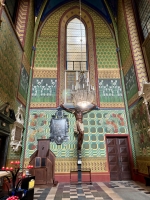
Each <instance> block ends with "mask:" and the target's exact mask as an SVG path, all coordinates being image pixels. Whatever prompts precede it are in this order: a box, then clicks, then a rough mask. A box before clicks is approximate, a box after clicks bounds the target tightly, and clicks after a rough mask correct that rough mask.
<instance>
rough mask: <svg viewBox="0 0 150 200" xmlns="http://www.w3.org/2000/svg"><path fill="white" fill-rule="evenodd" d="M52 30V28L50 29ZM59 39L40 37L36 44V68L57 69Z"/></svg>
mask: <svg viewBox="0 0 150 200" xmlns="http://www.w3.org/2000/svg"><path fill="white" fill-rule="evenodd" d="M50 28H51V27H50ZM57 49H58V38H55V37H51V38H50V37H49V38H47V37H46V38H43V37H39V38H38V41H37V43H36V53H35V55H36V56H35V64H34V66H35V67H49V68H56V67H57Z"/></svg>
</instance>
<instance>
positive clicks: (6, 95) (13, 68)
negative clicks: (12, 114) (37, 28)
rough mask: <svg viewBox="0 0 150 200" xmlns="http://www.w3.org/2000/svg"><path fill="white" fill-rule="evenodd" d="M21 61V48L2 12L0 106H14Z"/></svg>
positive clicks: (0, 32) (0, 33) (0, 31)
mask: <svg viewBox="0 0 150 200" xmlns="http://www.w3.org/2000/svg"><path fill="white" fill-rule="evenodd" d="M21 59H22V49H21V46H20V44H19V42H18V39H17V37H16V35H15V33H14V30H13V28H12V27H11V24H10V22H9V20H8V17H7V16H6V14H5V11H4V10H3V12H2V24H1V30H0V77H1V78H0V94H1V95H0V104H2V103H4V102H7V101H9V102H10V104H11V105H12V107H13V108H14V107H15V106H16V95H17V89H18V82H19V75H20V67H21Z"/></svg>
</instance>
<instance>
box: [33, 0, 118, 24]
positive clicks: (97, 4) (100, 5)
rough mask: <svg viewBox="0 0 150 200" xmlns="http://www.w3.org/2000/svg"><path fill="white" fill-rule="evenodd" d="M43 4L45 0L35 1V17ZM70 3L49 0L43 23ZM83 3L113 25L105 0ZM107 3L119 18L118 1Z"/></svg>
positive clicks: (86, 0)
mask: <svg viewBox="0 0 150 200" xmlns="http://www.w3.org/2000/svg"><path fill="white" fill-rule="evenodd" d="M43 2H44V0H35V16H37V15H38V13H39V11H40V8H41V6H42V3H43ZM68 2H71V1H70V0H48V1H47V4H46V6H45V9H44V11H43V14H42V17H41V21H44V19H45V18H46V17H47V16H48V15H49V14H50V13H51V12H52V11H53V10H55V9H56V8H58V7H59V6H61V5H63V4H65V3H68ZM77 2H79V0H77ZM81 2H82V3H84V4H86V5H88V6H90V7H91V8H93V9H94V10H96V11H97V12H99V13H100V14H101V15H102V16H103V17H104V19H105V20H106V21H107V22H108V23H109V24H110V23H111V17H110V15H109V12H108V10H107V7H106V5H105V3H104V0H82V1H81ZM107 2H108V5H109V7H110V8H111V11H112V13H113V15H114V17H116V16H117V0H107Z"/></svg>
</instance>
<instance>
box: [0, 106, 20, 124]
mask: <svg viewBox="0 0 150 200" xmlns="http://www.w3.org/2000/svg"><path fill="white" fill-rule="evenodd" d="M0 113H3V114H4V115H6V116H7V117H10V118H11V119H13V120H15V121H16V117H15V113H14V110H12V109H10V104H9V103H8V102H7V103H5V104H3V105H1V106H0Z"/></svg>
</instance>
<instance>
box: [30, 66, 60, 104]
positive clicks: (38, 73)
mask: <svg viewBox="0 0 150 200" xmlns="http://www.w3.org/2000/svg"><path fill="white" fill-rule="evenodd" d="M56 77H57V70H56V68H45V67H44V68H34V72H33V80H32V94H31V95H32V97H31V104H30V107H34V108H35V107H56V90H57V79H56Z"/></svg>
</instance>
